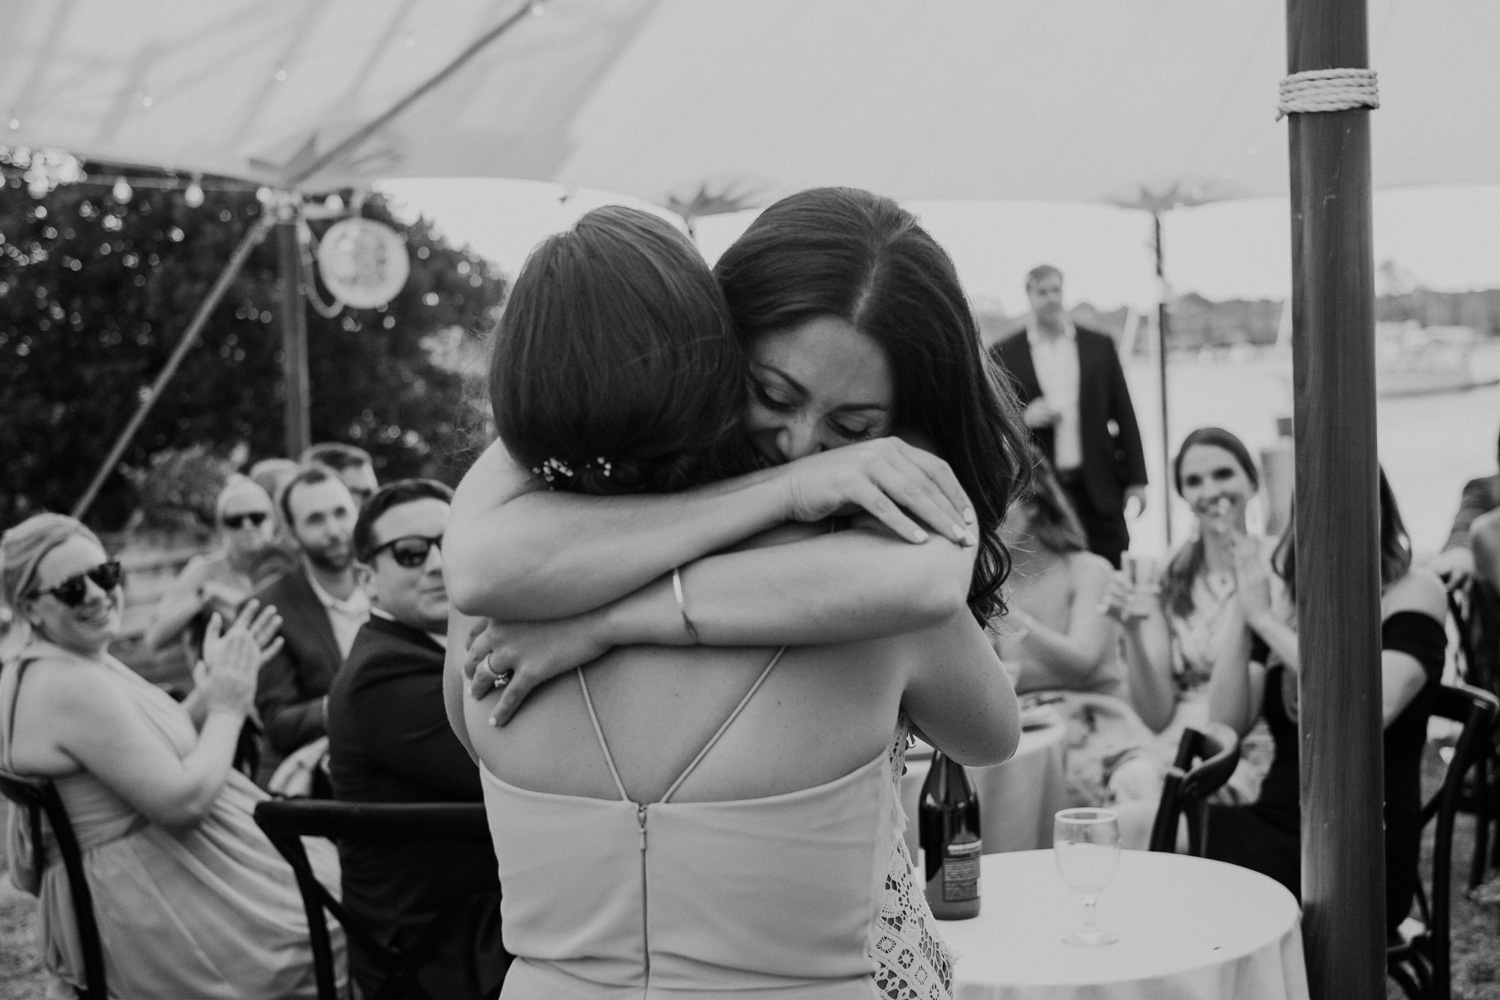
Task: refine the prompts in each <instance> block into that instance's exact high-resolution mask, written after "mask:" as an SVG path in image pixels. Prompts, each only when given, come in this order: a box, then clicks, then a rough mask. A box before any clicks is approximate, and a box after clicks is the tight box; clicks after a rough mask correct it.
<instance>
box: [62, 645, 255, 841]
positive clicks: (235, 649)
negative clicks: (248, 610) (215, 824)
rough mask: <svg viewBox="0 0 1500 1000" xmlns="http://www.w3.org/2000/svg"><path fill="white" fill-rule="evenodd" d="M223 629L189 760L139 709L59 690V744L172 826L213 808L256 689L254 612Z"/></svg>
mask: <svg viewBox="0 0 1500 1000" xmlns="http://www.w3.org/2000/svg"><path fill="white" fill-rule="evenodd" d="M217 628H218V622H217V619H216V620H215V621H214V623H213V624H211V625H210V627H209V633H208V635H207V636H206V637H205V640H204V656H205V659H206V660H207V661H208V662H209V664H210V666H209V670H208V673H207V675H206V676H205V683H204V695H203V699H204V702H205V706H206V716H207V717H206V719H205V721H204V723H203V728H202V730H200V732H199V734H198V742H197V744H196V745H194V747H193V749H192V750H190V751H189V752H188V753H187V755H186V756H183V757H181V758H179V757H178V756H177V754H176V753H175V752H174V751H173V749H172V747H171V746H170V745H169V744H168V743H167V742H166V741H165V740H164V739H163V738H162V736H161V735H160V733H158V732H157V731H156V730H155V729H154V728H153V727H152V726H151V725H150V723H148V722H147V721H146V719H145V717H144V716H142V715H141V714H140V713H139V712H135V711H130V710H125V711H122V710H121V707H120V705H119V703H118V702H114V701H111V700H109V699H104V698H99V697H97V692H93V691H91V690H90V689H88V688H86V687H84V686H81V685H69V684H64V685H57V686H55V687H54V688H53V691H52V694H53V697H54V699H55V704H54V708H55V710H56V711H57V712H58V717H59V718H60V719H62V720H64V722H63V725H62V726H61V731H60V732H59V733H58V735H57V737H56V739H57V746H58V748H59V749H60V750H62V751H63V752H64V753H65V754H67V755H68V756H69V757H71V758H72V759H73V760H75V761H76V762H77V763H78V764H79V766H81V767H83V768H84V769H85V770H87V771H89V772H90V773H91V774H93V775H94V776H95V777H96V778H98V779H99V780H100V781H102V782H103V783H104V784H105V785H107V786H108V787H109V788H110V789H111V790H113V791H114V792H115V793H116V794H117V795H119V796H120V797H121V798H122V799H124V800H125V801H126V802H128V803H130V805H131V806H132V807H134V808H135V809H136V810H137V811H138V812H140V813H141V815H143V816H145V817H146V818H147V819H149V820H151V821H152V822H154V823H158V824H160V825H162V826H165V827H168V828H172V829H183V828H189V827H192V826H194V825H196V824H197V823H199V822H201V821H202V820H203V818H204V817H205V816H207V815H208V812H209V810H210V809H211V808H212V807H213V803H214V800H215V799H217V798H218V796H219V792H220V791H221V790H222V789H223V787H224V781H225V779H226V778H227V777H228V775H229V769H230V764H231V762H232V761H233V758H234V751H235V747H236V746H237V745H238V743H239V735H240V727H241V726H242V725H243V724H244V721H245V716H246V715H247V714H248V713H249V711H250V705H251V699H252V696H253V695H254V692H255V672H256V670H258V669H259V667H260V662H261V650H260V646H259V644H258V643H257V641H256V639H255V636H254V634H253V633H252V632H251V631H250V629H249V627H248V621H247V618H246V616H241V618H240V620H238V621H237V622H236V624H235V626H234V627H233V628H231V629H230V631H229V632H228V633H226V634H225V635H224V636H223V637H222V638H221V637H220V636H219V635H218V634H217Z"/></svg>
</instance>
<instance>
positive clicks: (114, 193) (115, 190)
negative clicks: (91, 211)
mask: <svg viewBox="0 0 1500 1000" xmlns="http://www.w3.org/2000/svg"><path fill="white" fill-rule="evenodd" d="M109 195H110V197H111V198H113V199H114V200H115V201H117V202H119V203H120V204H121V205H125V204H128V203H129V201H130V199H131V198H132V197H134V195H135V192H134V191H133V190H131V188H130V182H129V181H127V180H126V179H125V178H123V177H119V178H116V179H115V186H114V187H112V188H110V189H109Z"/></svg>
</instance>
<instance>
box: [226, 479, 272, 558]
mask: <svg viewBox="0 0 1500 1000" xmlns="http://www.w3.org/2000/svg"><path fill="white" fill-rule="evenodd" d="M219 530H221V531H222V532H224V537H225V538H226V539H227V540H228V542H229V548H230V550H231V551H233V552H236V553H241V554H247V555H248V554H253V553H256V552H259V551H260V550H261V549H264V548H265V547H266V546H267V545H269V544H270V543H271V539H272V538H273V537H274V536H275V534H276V517H275V515H274V514H273V513H272V508H271V498H270V496H268V495H267V494H266V491H265V490H263V489H261V488H260V487H259V486H256V485H254V484H253V483H250V484H248V485H246V486H245V487H243V488H241V489H236V490H234V491H233V492H230V493H228V495H227V496H224V497H222V498H220V500H219Z"/></svg>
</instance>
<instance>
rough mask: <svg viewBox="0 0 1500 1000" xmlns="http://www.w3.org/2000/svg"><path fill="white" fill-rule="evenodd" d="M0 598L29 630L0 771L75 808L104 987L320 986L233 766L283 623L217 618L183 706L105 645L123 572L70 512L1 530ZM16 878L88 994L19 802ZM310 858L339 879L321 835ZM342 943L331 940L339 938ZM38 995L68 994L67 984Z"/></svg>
mask: <svg viewBox="0 0 1500 1000" xmlns="http://www.w3.org/2000/svg"><path fill="white" fill-rule="evenodd" d="M0 563H3V570H0V592H3V597H4V600H5V603H6V604H8V605H9V606H10V607H12V608H13V609H15V613H16V616H17V619H18V627H19V628H21V629H24V630H26V631H27V632H28V633H29V635H28V636H27V639H26V641H25V643H24V644H23V645H22V646H21V648H20V649H19V651H18V653H17V654H16V655H15V656H13V657H9V658H7V660H6V661H5V663H4V666H3V667H0V767H4V768H5V769H6V770H9V771H14V772H17V773H19V774H23V775H29V776H31V777H36V778H46V779H49V780H50V781H51V782H52V783H53V784H54V786H55V787H56V789H57V792H58V794H59V795H60V796H61V797H62V801H63V804H64V805H65V806H66V807H67V811H68V815H69V816H70V817H71V818H72V824H73V830H74V833H75V834H76V835H77V837H78V840H79V843H80V846H81V847H82V849H83V865H84V868H85V870H86V871H87V873H88V877H89V879H88V880H89V883H90V887H91V888H92V890H93V893H94V916H95V919H96V920H97V922H98V925H99V935H100V943H101V945H102V948H103V952H104V963H105V966H106V968H107V969H108V975H109V986H110V996H118V997H193V998H195V1000H197V998H224V1000H228V998H246V997H250V998H263V1000H278V998H284V997H305V998H308V1000H311V998H313V997H315V996H316V995H317V989H316V985H315V982H314V977H313V969H312V950H311V946H310V945H309V943H308V925H307V915H306V911H305V910H304V909H303V906H302V898H301V896H300V894H299V893H298V891H297V885H296V882H295V880H294V878H293V875H292V870H291V868H290V867H289V866H288V865H287V864H286V863H285V861H283V860H282V858H281V856H280V855H279V854H278V853H277V852H276V850H275V848H273V847H272V846H271V843H270V841H268V840H267V839H266V837H265V835H264V834H263V833H261V831H260V828H259V827H257V826H256V825H255V821H254V819H253V817H252V811H253V810H254V808H255V805H256V803H258V802H260V801H261V800H262V799H264V798H265V795H264V793H262V792H261V791H260V790H259V789H257V788H256V787H255V786H254V785H253V784H251V783H250V780H249V779H248V778H246V777H245V776H243V775H241V774H240V773H239V772H237V771H235V770H233V769H232V768H231V767H230V760H231V757H232V755H233V753H234V750H235V746H236V742H237V740H238V737H239V733H240V728H241V726H242V725H243V723H244V721H245V718H246V716H247V715H248V714H249V712H250V704H251V695H252V693H253V692H254V690H255V675H256V670H257V668H258V667H259V666H260V662H261V660H262V658H263V656H264V655H265V653H263V652H262V645H263V643H264V642H270V645H269V647H268V648H267V649H266V652H275V650H276V648H277V646H278V644H279V640H275V639H274V638H273V637H274V635H275V631H276V626H277V621H276V617H275V614H274V612H273V611H272V609H270V608H266V609H263V610H261V611H260V612H259V614H257V613H256V605H255V604H254V602H250V603H249V604H247V605H246V607H245V608H244V610H242V611H241V612H240V614H239V616H238V617H236V618H235V619H234V621H233V624H231V625H230V627H229V629H228V630H227V631H222V622H221V621H220V620H219V619H218V618H215V619H214V620H213V621H211V622H210V624H209V626H208V630H207V632H206V634H205V636H204V643H203V658H204V664H205V665H204V666H203V667H202V668H200V671H199V676H198V685H197V687H196V688H195V689H194V690H193V693H192V694H191V695H189V696H188V698H187V700H186V701H185V702H182V703H178V702H176V701H173V700H172V698H171V697H169V696H168V695H166V694H165V693H164V692H162V691H161V690H160V689H159V688H157V687H156V686H155V685H153V684H150V683H147V682H146V681H145V680H144V679H142V678H141V677H139V676H138V675H136V674H135V673H134V672H133V671H132V670H131V669H130V668H129V667H127V666H125V665H124V664H123V663H121V662H120V661H119V660H116V659H115V658H114V657H112V656H110V655H109V652H108V650H109V644H110V642H111V641H112V640H113V639H114V638H115V637H116V636H117V635H118V633H119V630H120V616H121V610H122V607H123V605H124V591H123V588H122V587H121V586H120V566H119V563H117V562H112V561H110V559H109V557H108V556H107V555H105V553H104V549H103V547H102V546H101V545H100V544H99V540H98V539H97V538H96V537H95V536H94V534H93V533H92V532H91V531H89V530H88V529H87V528H86V527H84V526H83V525H82V524H81V523H79V522H78V521H76V520H74V519H73V518H71V517H64V516H62V515H60V514H38V515H36V516H34V517H31V518H28V519H27V520H26V521H23V522H22V523H21V524H19V525H17V526H16V527H14V528H12V529H11V530H10V531H7V532H6V533H5V535H4V537H3V538H0ZM6 833H7V838H6V853H7V855H8V857H9V859H10V867H11V875H12V879H13V880H14V881H15V882H16V884H17V885H18V886H20V887H21V888H23V889H26V890H27V891H29V892H32V893H34V894H35V895H37V896H38V897H39V899H40V904H41V905H40V920H41V935H42V941H43V955H44V958H43V961H44V962H45V964H46V966H47V970H48V972H49V973H51V974H52V975H54V976H56V977H58V978H59V979H60V980H62V982H63V983H65V984H66V985H67V986H70V987H74V988H81V986H82V984H83V955H82V950H81V946H80V944H79V941H78V938H77V935H76V933H75V928H76V923H75V919H74V915H73V912H72V905H73V904H72V896H71V893H70V891H69V888H68V879H67V874H66V873H65V872H64V870H63V866H62V865H61V864H59V863H58V858H57V852H56V849H55V844H54V843H53V841H52V836H51V834H50V832H44V833H43V835H44V836H45V837H46V844H45V848H46V850H45V855H44V856H45V858H46V861H45V868H44V870H42V871H36V870H34V869H33V867H32V865H31V863H30V862H31V859H32V858H33V857H34V856H35V854H34V851H33V846H34V845H33V844H31V843H30V841H29V838H30V837H31V836H32V835H33V827H32V826H31V824H30V823H28V822H27V821H26V817H25V816H23V815H22V812H21V810H19V809H12V810H11V812H10V821H9V825H8V828H7V830H6ZM307 847H308V855H309V858H310V859H311V861H312V864H313V866H314V868H315V870H316V871H317V872H318V873H319V874H320V875H321V876H324V877H328V878H331V879H337V878H338V862H337V859H336V858H335V856H334V854H333V849H332V847H331V846H329V845H328V844H326V843H309V844H308V845H307ZM334 943H335V946H336V947H337V948H338V949H339V950H340V951H342V949H343V939H342V935H338V934H337V933H335V937H334ZM49 995H58V996H61V995H63V994H62V993H61V992H57V993H55V994H49Z"/></svg>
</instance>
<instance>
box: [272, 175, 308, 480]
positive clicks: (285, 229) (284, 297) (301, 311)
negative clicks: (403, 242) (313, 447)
mask: <svg viewBox="0 0 1500 1000" xmlns="http://www.w3.org/2000/svg"><path fill="white" fill-rule="evenodd" d="M297 225H298V220H297V204H296V202H295V201H293V200H291V199H288V200H286V201H284V202H283V203H282V204H281V205H279V206H278V207H277V210H276V256H277V259H278V262H279V264H280V267H281V280H280V282H279V285H280V289H279V291H280V312H281V370H282V376H283V378H284V380H285V383H286V401H285V411H284V412H285V430H286V455H287V457H288V458H291V459H295V458H297V457H298V456H299V455H301V454H302V453H303V452H304V451H306V450H307V447H308V445H310V444H312V420H311V416H310V414H309V396H310V379H309V376H308V371H307V303H306V301H305V299H304V297H303V289H302V254H301V247H300V246H298V243H297Z"/></svg>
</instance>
